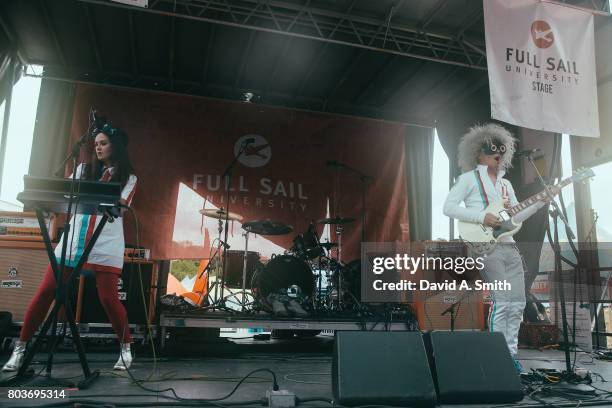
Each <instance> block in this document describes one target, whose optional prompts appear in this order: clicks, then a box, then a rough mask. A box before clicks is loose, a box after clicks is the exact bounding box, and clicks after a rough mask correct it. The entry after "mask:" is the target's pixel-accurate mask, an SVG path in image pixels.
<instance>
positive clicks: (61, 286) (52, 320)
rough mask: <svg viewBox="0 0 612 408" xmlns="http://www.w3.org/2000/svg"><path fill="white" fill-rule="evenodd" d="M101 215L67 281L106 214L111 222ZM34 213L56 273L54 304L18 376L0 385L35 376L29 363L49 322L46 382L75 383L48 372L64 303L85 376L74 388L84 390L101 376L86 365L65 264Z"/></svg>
mask: <svg viewBox="0 0 612 408" xmlns="http://www.w3.org/2000/svg"><path fill="white" fill-rule="evenodd" d="M103 214H104V215H103V216H102V219H101V220H100V224H98V226H97V227H96V229H95V231H94V233H93V235H92V237H91V239H90V240H89V242H88V243H87V246H86V247H85V250H84V251H83V254H82V255H81V257H80V258H79V262H78V263H77V265H76V266H75V267H74V269H73V270H72V273H71V274H70V277H69V278H68V280H67V282H69V283H72V282H74V280H75V279H76V277H77V276H79V274H80V273H81V269H82V268H83V265H84V264H85V261H86V260H87V258H88V256H89V253H90V252H91V249H92V248H93V246H94V244H95V243H96V241H97V240H98V237H99V236H100V233H101V232H102V229H103V228H104V226H105V225H106V223H107V222H108V221H109V217H111V222H112V220H113V219H114V217H113V215H110V214H109V211H108V210H106V211H104V213H103ZM36 216H37V218H38V223H39V224H40V232H41V234H42V236H43V240H44V242H45V249H46V250H47V255H48V256H49V262H50V264H51V268H52V269H53V274H54V276H55V282H56V287H57V289H56V294H55V305H54V306H53V309H52V311H51V313H50V314H49V316H48V317H47V319H46V320H45V322H44V324H43V326H42V328H41V329H40V332H39V333H38V336H37V337H36V339H35V341H34V343H33V344H32V347H30V348H29V349H28V351H27V352H26V354H25V357H24V361H23V364H22V365H21V368H20V369H19V371H18V372H17V375H16V376H14V377H12V378H9V379H8V380H6V381H5V382H2V383H0V386H11V385H15V384H20V383H22V382H25V381H29V380H30V379H31V378H32V377H33V376H34V370H33V369H31V368H29V366H30V364H31V363H32V360H33V359H34V356H35V355H36V353H37V352H38V350H39V348H40V347H41V345H42V341H43V340H44V338H45V336H46V334H47V332H48V331H49V328H50V327H51V326H52V325H53V330H52V334H51V338H50V340H51V342H50V344H51V350H50V353H49V358H48V360H47V368H46V373H47V374H46V376H45V377H46V378H45V382H46V383H52V384H53V385H55V386H65V387H73V386H74V383H71V382H66V381H65V380H61V379H53V378H52V377H51V371H52V366H53V351H54V348H55V345H56V343H57V342H58V339H57V337H56V328H57V327H56V326H57V315H58V313H59V311H60V309H61V307H62V306H64V308H65V313H66V319H67V320H68V325H69V326H70V331H71V333H72V339H73V343H74V346H75V348H76V351H77V353H78V356H79V362H80V363H81V368H82V370H83V375H84V376H85V379H84V380H82V381H80V382H78V383H77V387H78V388H79V389H85V388H87V387H89V386H90V385H91V383H92V382H93V381H94V380H95V379H96V378H98V376H99V375H100V372H99V370H95V371H91V369H90V368H89V365H88V363H87V357H86V355H85V349H84V347H83V343H82V342H81V338H80V336H79V330H78V327H77V325H76V323H75V320H74V314H73V311H72V305H71V302H70V301H66V284H65V281H64V279H62V277H63V274H62V272H63V270H64V265H58V263H57V259H56V257H55V253H54V252H53V247H52V246H51V239H50V237H49V231H48V229H47V226H46V224H45V219H44V216H43V211H42V210H41V209H36ZM64 234H65V235H64V244H65V243H66V242H67V241H68V239H67V232H65V233H64ZM63 259H64V257H62V260H63ZM46 385H47V386H50V385H49V384H46Z"/></svg>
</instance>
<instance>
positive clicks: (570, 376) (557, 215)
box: [526, 154, 595, 392]
mask: <svg viewBox="0 0 612 408" xmlns="http://www.w3.org/2000/svg"><path fill="white" fill-rule="evenodd" d="M526 157H527V160H528V161H529V163H531V165H532V166H533V168H534V170H535V172H536V175H537V177H538V180H539V181H540V183H541V184H542V186H543V187H544V191H545V192H546V194H547V195H548V196H549V197H550V204H552V206H553V209H552V210H550V212H549V215H550V216H551V217H552V219H553V231H554V233H553V239H552V242H551V246H552V249H553V252H554V255H555V274H556V275H557V276H558V277H559V287H560V290H559V302H560V303H561V324H562V326H563V342H564V343H565V347H564V354H565V372H563V373H562V374H564V376H563V377H562V378H564V379H566V380H569V381H571V380H579V378H577V376H576V375H575V373H574V372H573V371H572V365H571V357H570V350H569V348H570V345H569V333H568V327H567V325H568V322H567V310H566V305H565V288H564V280H563V271H562V267H561V261H564V262H565V263H566V264H568V265H570V266H571V267H572V268H574V273H577V270H578V264H579V263H580V258H579V254H578V252H577V250H576V247H575V246H574V244H573V240H574V239H575V238H576V236H575V235H574V233H573V231H572V229H571V227H570V225H569V223H568V221H567V218H566V217H565V215H564V214H563V212H562V211H561V209H560V208H559V205H558V204H557V202H556V201H555V200H554V196H553V195H552V194H551V192H550V191H549V190H548V185H547V184H546V182H545V181H544V178H543V177H542V175H541V174H540V171H539V170H538V168H537V166H536V165H535V163H534V160H533V157H532V154H528V155H526ZM558 220H561V221H562V222H563V224H564V225H565V231H566V235H567V238H568V242H569V243H570V246H571V248H572V250H573V251H574V254H575V256H576V260H577V263H576V264H574V263H572V262H571V261H569V260H568V259H567V258H565V257H563V256H562V255H561V245H560V243H559V230H558ZM548 237H549V240H550V234H549V235H548ZM575 301H576V300H575V299H574V302H575ZM574 313H575V312H574ZM574 330H575V327H574ZM559 385H562V386H563V387H562V388H566V389H570V390H572V389H574V388H575V387H576V385H575V384H569V383H566V382H562V383H561V384H559ZM581 385H582V386H583V387H582V392H594V391H595V390H594V389H593V388H592V387H587V386H585V385H584V384H581ZM556 388H558V387H556ZM591 390H592V391H591Z"/></svg>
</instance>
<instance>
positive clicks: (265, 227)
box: [242, 220, 293, 235]
mask: <svg viewBox="0 0 612 408" xmlns="http://www.w3.org/2000/svg"><path fill="white" fill-rule="evenodd" d="M242 229H244V230H245V231H248V232H251V233H253V234H257V235H285V234H289V233H290V232H292V231H293V227H292V226H291V225H287V224H285V223H284V222H279V221H271V220H255V221H249V222H246V223H244V224H242Z"/></svg>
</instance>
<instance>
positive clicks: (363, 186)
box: [335, 162, 372, 242]
mask: <svg viewBox="0 0 612 408" xmlns="http://www.w3.org/2000/svg"><path fill="white" fill-rule="evenodd" d="M335 165H336V166H337V167H342V168H343V169H345V170H348V171H349V172H351V173H353V174H355V175H357V177H359V181H360V182H361V242H365V241H366V189H367V187H366V185H367V183H368V181H370V180H371V179H372V178H371V177H369V176H367V175H366V174H364V173H362V172H361V171H359V170H357V169H355V168H353V167H351V166H348V165H346V164H344V163H340V162H335Z"/></svg>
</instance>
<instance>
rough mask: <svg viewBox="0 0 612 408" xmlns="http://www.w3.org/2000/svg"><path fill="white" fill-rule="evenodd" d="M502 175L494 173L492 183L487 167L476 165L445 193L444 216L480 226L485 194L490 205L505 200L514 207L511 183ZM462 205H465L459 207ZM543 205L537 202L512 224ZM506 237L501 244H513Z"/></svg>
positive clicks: (520, 220) (533, 212)
mask: <svg viewBox="0 0 612 408" xmlns="http://www.w3.org/2000/svg"><path fill="white" fill-rule="evenodd" d="M476 172H478V173H479V174H480V178H481V180H482V184H483V187H484V192H481V189H480V182H479V180H478V175H477V174H476ZM504 174H506V172H505V171H504V170H500V171H499V172H498V173H497V180H496V182H495V184H493V181H491V178H490V177H489V175H488V173H487V166H485V165H478V166H477V167H476V169H475V170H471V171H468V172H466V173H463V174H461V175H460V176H459V177H458V178H457V182H456V183H455V185H454V186H453V187H452V188H451V190H450V191H449V192H448V196H447V197H446V201H445V202H444V209H443V211H444V214H445V215H446V216H448V217H451V218H455V219H457V220H459V221H464V222H474V223H479V224H483V223H484V219H485V215H486V211H485V209H486V207H487V206H486V202H485V194H486V196H487V198H488V200H489V203H491V202H492V201H496V200H500V199H507V200H508V201H509V202H510V205H511V206H515V205H517V204H518V200H517V199H516V194H515V193H514V188H513V187H512V183H510V181H509V180H507V179H505V178H503V176H504ZM462 203H464V204H465V205H464V206H462V205H461V204H462ZM544 205H545V203H544V202H542V201H539V202H537V203H536V204H534V205H532V206H530V207H527V208H525V209H524V210H522V211H520V212H519V213H518V214H516V215H515V216H514V217H513V220H514V222H517V223H518V222H523V221H524V220H526V219H527V218H529V217H531V216H532V215H533V214H535V213H536V212H537V211H538V210H539V209H540V208H542V207H543V206H544ZM506 238H507V239H502V241H507V242H513V239H512V237H506Z"/></svg>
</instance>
